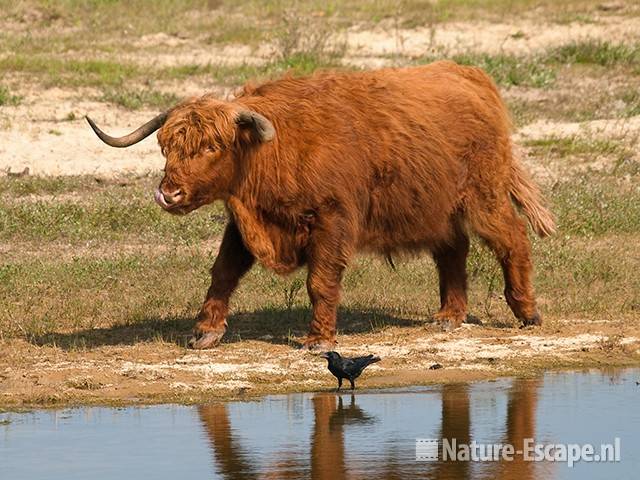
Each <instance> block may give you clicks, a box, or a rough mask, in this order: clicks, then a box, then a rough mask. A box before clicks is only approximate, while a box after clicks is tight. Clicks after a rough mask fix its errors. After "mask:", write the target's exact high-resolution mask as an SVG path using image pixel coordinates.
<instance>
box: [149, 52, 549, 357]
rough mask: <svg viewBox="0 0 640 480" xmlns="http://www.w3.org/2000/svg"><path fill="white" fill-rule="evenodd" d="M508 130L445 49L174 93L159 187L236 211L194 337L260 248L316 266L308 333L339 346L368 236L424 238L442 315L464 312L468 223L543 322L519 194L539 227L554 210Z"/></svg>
mask: <svg viewBox="0 0 640 480" xmlns="http://www.w3.org/2000/svg"><path fill="white" fill-rule="evenodd" d="M241 110H245V111H246V110H249V111H253V112H258V113H260V114H262V115H263V116H264V117H266V118H267V119H268V120H269V121H270V122H271V123H272V124H273V127H275V132H276V133H275V137H274V138H273V140H271V141H261V140H260V135H259V132H258V131H257V129H256V128H255V127H256V126H255V125H253V124H251V123H241V124H237V121H236V120H237V117H238V112H239V111H241ZM509 135H510V122H509V116H508V113H507V111H506V109H505V106H504V104H503V102H502V100H501V99H500V96H499V94H498V91H497V89H496V87H495V85H494V83H493V82H492V81H491V79H490V78H489V77H488V76H487V75H486V74H485V73H484V72H483V71H481V70H480V69H478V68H473V67H466V66H459V65H457V64H455V63H451V62H437V63H433V64H431V65H427V66H423V67H416V68H402V69H385V70H378V71H373V72H358V73H319V74H316V75H313V76H311V77H308V78H283V79H281V80H276V81H274V82H271V83H267V84H265V85H262V86H259V87H257V88H253V87H245V90H244V92H243V93H242V94H241V95H240V96H239V97H238V98H236V99H235V100H233V101H230V102H224V101H220V100H216V99H215V98H213V97H211V96H208V95H207V96H204V97H201V98H197V99H193V100H190V101H187V102H185V103H183V104H181V105H178V106H177V107H175V108H174V109H173V110H172V111H171V112H170V113H169V115H168V118H167V120H166V123H165V124H164V126H163V127H162V128H161V130H160V131H159V133H158V139H159V142H160V145H161V147H162V152H163V154H164V155H165V156H166V160H167V162H166V173H165V177H164V178H163V180H162V182H161V185H160V188H161V191H162V192H163V193H165V194H170V192H178V193H177V194H176V197H175V198H174V200H175V201H174V202H172V203H171V204H170V205H167V206H166V207H165V208H167V210H169V211H172V212H179V213H186V212H188V211H191V210H193V209H196V208H198V207H199V206H201V205H203V204H206V203H210V202H213V201H214V200H223V201H224V202H225V204H226V206H227V208H228V210H229V214H230V221H229V224H228V225H227V228H226V231H225V233H224V237H223V240H222V245H221V247H220V252H219V255H218V258H217V259H216V261H215V263H214V265H213V268H212V272H211V273H212V283H211V287H210V288H209V292H208V294H207V297H206V300H205V303H204V305H203V307H202V310H201V312H200V315H199V319H198V323H197V325H196V334H197V335H196V337H195V338H194V339H193V342H192V346H194V347H195V348H207V347H210V346H212V345H214V344H216V343H217V342H218V341H219V340H220V338H221V337H222V334H223V333H224V331H225V328H226V316H227V308H228V302H229V297H230V295H231V294H232V292H233V291H234V289H235V288H236V286H237V284H238V281H239V280H240V278H241V277H242V276H243V275H244V274H245V273H246V272H247V271H248V270H249V268H251V266H252V264H253V262H254V260H255V259H257V260H258V261H259V262H261V263H262V264H263V265H265V266H266V267H268V268H271V269H273V270H275V271H276V272H278V273H289V272H292V271H293V270H295V269H297V268H299V267H301V266H303V265H307V267H308V279H307V289H308V292H309V296H310V298H311V302H312V304H313V320H312V321H311V327H310V332H309V335H308V338H307V340H306V342H305V344H306V345H307V346H309V347H318V346H319V347H321V348H329V347H331V346H332V345H333V344H334V342H335V339H336V312H337V308H338V302H339V298H340V283H341V279H342V275H343V272H344V269H345V267H346V266H347V265H348V264H349V261H350V260H351V259H352V258H353V255H354V254H355V253H356V252H357V251H359V250H368V251H373V252H379V253H381V254H384V255H387V256H389V255H392V254H394V253H397V252H402V251H422V250H427V251H430V252H431V253H432V255H433V257H434V259H435V262H436V265H437V268H438V272H439V276H440V299H441V309H440V312H439V313H438V314H437V315H436V318H437V319H438V320H439V321H440V322H442V323H443V324H444V325H445V326H448V327H457V326H459V325H460V323H461V322H462V321H463V320H464V319H465V317H466V315H467V278H466V271H465V263H466V257H467V253H468V249H469V238H468V236H469V234H470V233H472V232H475V233H477V234H478V235H479V236H480V237H481V238H482V239H483V240H484V241H485V242H486V243H487V244H488V245H489V247H490V248H491V249H493V251H494V252H495V253H496V255H497V258H498V260H499V262H500V263H501V265H502V268H503V271H504V278H505V297H506V299H507V302H508V304H509V306H510V307H511V309H512V311H513V313H514V314H515V316H516V317H517V318H518V319H520V320H521V321H522V322H523V323H524V324H525V325H530V324H540V322H541V319H540V315H539V314H538V312H537V311H536V306H535V300H534V294H533V288H532V286H531V280H530V276H531V269H532V265H531V254H530V245H529V240H528V238H527V233H526V228H525V224H524V222H523V220H522V218H521V217H520V216H519V215H518V214H517V213H516V210H515V209H514V203H515V204H516V205H517V206H518V207H520V208H521V210H522V211H523V212H524V214H525V215H526V216H527V218H528V219H529V222H530V223H531V226H532V227H533V229H534V230H535V231H536V232H537V233H538V234H539V235H540V236H546V235H549V234H550V233H552V232H553V229H554V222H553V217H552V216H551V214H550V213H549V211H548V210H547V209H546V208H545V207H544V205H543V202H542V198H541V196H540V192H539V190H538V188H537V187H536V186H535V185H534V184H533V183H532V181H531V180H530V178H529V177H528V175H527V174H526V173H525V171H524V170H523V168H522V166H521V165H520V164H519V163H518V161H517V159H515V158H514V156H513V154H512V145H511V141H510V136H509ZM263 140H264V139H263Z"/></svg>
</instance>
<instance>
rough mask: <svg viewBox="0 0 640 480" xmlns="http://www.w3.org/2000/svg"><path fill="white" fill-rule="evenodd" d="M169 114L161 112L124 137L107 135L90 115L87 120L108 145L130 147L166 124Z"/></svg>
mask: <svg viewBox="0 0 640 480" xmlns="http://www.w3.org/2000/svg"><path fill="white" fill-rule="evenodd" d="M168 114H169V112H163V113H161V114H160V115H158V116H157V117H154V118H152V119H151V120H149V121H148V122H147V123H145V124H144V125H142V126H141V127H139V128H138V129H137V130H135V131H133V132H131V133H130V134H129V135H125V136H124V137H112V136H110V135H107V134H106V133H104V132H103V131H102V130H100V129H99V128H98V127H97V125H96V124H95V123H93V120H91V119H90V118H89V117H85V118H86V119H87V122H89V125H91V128H92V129H93V131H94V132H96V135H98V137H100V140H102V141H103V142H104V143H106V144H107V145H111V146H112V147H119V148H123V147H129V146H131V145H133V144H134V143H138V142H139V141H140V140H143V139H145V138H147V137H148V136H149V135H151V134H152V133H153V132H155V131H156V130H158V129H159V128H160V127H161V126H162V125H163V124H164V122H165V120H166V119H167V115H168Z"/></svg>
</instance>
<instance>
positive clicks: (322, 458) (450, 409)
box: [198, 380, 551, 480]
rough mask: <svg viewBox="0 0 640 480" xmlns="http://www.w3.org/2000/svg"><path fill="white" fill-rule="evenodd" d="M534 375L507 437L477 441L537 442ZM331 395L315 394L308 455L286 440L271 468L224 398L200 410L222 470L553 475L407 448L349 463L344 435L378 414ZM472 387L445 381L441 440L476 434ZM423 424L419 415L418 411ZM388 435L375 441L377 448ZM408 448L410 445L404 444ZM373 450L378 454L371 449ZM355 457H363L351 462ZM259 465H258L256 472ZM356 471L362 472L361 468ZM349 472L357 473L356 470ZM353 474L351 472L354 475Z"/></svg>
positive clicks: (515, 403)
mask: <svg viewBox="0 0 640 480" xmlns="http://www.w3.org/2000/svg"><path fill="white" fill-rule="evenodd" d="M539 386H540V382H539V381H536V380H514V382H513V384H512V386H511V388H510V389H509V394H508V397H509V398H508V406H507V413H506V419H505V425H504V429H503V431H504V435H503V438H499V439H482V438H475V440H476V441H478V442H483V441H484V442H487V443H503V444H511V445H514V447H515V448H516V450H517V449H520V448H522V447H523V445H524V440H525V439H526V438H534V439H535V436H536V435H535V434H536V432H535V420H536V405H537V390H538V387H539ZM343 398H344V397H342V396H336V395H332V394H318V395H315V396H314V397H313V398H312V405H313V412H314V426H313V430H312V434H311V451H310V458H309V459H304V458H302V457H301V456H300V451H301V450H304V447H303V446H302V445H283V448H282V449H281V450H280V452H281V453H278V454H277V455H275V456H274V458H270V459H269V465H268V466H266V467H264V466H263V467H260V466H259V462H257V461H254V460H253V459H252V458H251V456H252V455H253V454H256V452H251V454H250V453H248V452H247V451H246V450H243V447H242V445H240V442H239V441H238V440H237V439H235V438H234V436H233V434H234V431H233V428H232V426H231V423H230V420H229V413H228V410H227V406H226V404H224V403H219V404H212V405H206V406H200V407H198V411H199V414H200V418H201V420H202V422H203V424H204V428H205V431H206V433H207V435H208V437H209V440H210V443H211V447H212V450H213V455H214V459H215V463H216V465H217V467H218V468H217V470H218V472H220V473H221V474H222V476H223V478H227V479H252V478H264V479H269V478H273V479H276V478H277V479H287V478H291V479H294V478H312V479H319V480H322V479H332V480H339V479H342V478H356V477H358V478H360V477H361V476H362V474H363V473H366V472H367V471H368V472H369V474H368V476H369V477H370V478H372V477H381V478H387V479H394V478H442V479H456V480H458V479H471V478H478V477H482V478H485V477H486V478H495V479H504V480H509V479H516V478H517V479H518V480H528V479H534V478H541V477H540V476H541V475H543V476H545V477H550V475H549V474H550V473H551V472H543V471H541V467H542V465H541V464H538V463H533V462H525V461H524V459H523V457H522V456H519V455H515V456H514V458H513V460H512V461H500V462H480V463H473V462H463V461H461V462H455V461H446V462H444V461H439V462H434V463H424V462H414V461H413V460H412V459H411V460H407V452H406V451H399V450H397V451H395V452H394V451H391V452H385V451H381V452H380V454H379V455H378V456H377V457H370V458H368V459H367V465H368V466H367V465H363V464H360V463H359V464H351V463H350V464H347V462H346V460H345V457H346V453H345V432H348V429H349V426H351V425H365V424H373V423H375V422H377V421H379V419H377V418H376V417H373V416H371V415H369V414H367V413H366V412H365V411H364V410H363V409H361V408H360V407H359V406H358V405H357V404H356V401H355V397H354V396H353V395H352V396H351V398H350V399H348V400H343ZM470 407H471V401H470V387H469V386H467V385H444V386H443V387H442V420H441V427H440V431H439V435H440V437H441V438H447V439H453V438H455V439H456V440H457V443H458V444H459V445H460V444H468V443H469V442H470V441H471V440H472V436H471V427H472V423H471V420H472V419H471V408H470ZM416 421H419V414H416ZM381 441H384V439H380V438H376V437H375V436H374V437H373V438H371V447H372V450H375V449H376V446H377V445H378V444H379V443H380V442H381ZM403 448H404V447H403ZM372 453H373V452H372ZM352 461H355V462H357V460H355V459H352ZM258 469H259V470H258ZM356 470H357V473H356ZM350 472H351V473H350ZM352 474H353V475H352Z"/></svg>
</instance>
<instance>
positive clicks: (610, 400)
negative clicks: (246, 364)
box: [0, 369, 640, 480]
mask: <svg viewBox="0 0 640 480" xmlns="http://www.w3.org/2000/svg"><path fill="white" fill-rule="evenodd" d="M637 381H640V369H622V370H604V371H581V372H555V373H547V374H545V375H542V376H540V377H536V378H528V379H518V378H514V379H500V380H497V381H488V382H477V383H471V384H450V385H441V386H433V387H419V388H418V387H416V388H413V389H402V390H400V389H398V390H381V391H356V393H355V394H354V395H352V394H351V393H350V392H346V393H340V394H335V393H333V392H331V393H329V392H322V393H304V394H291V395H279V396H267V397H264V398H262V399H259V400H256V401H234V402H221V403H212V404H208V405H199V406H180V405H162V406H152V407H131V408H93V407H92V408H74V409H65V410H57V411H56V410H43V411H34V412H29V413H10V412H9V413H3V414H0V478H2V479H3V480H4V479H7V480H9V479H11V480H20V479H49V480H55V479H65V480H69V479H83V480H84V479H88V478H90V479H92V480H100V479H114V478H122V479H129V478H131V479H138V478H153V479H154V480H158V479H175V478H181V477H184V476H188V478H199V479H204V478H206V479H252V478H314V479H324V478H327V479H340V478H350V479H351V478H353V479H355V478H367V479H370V478H389V479H392V478H398V479H408V478H440V479H467V478H469V479H471V478H473V479H477V478H480V479H481V478H487V479H500V478H505V479H506V478H518V479H528V478H530V479H538V478H545V479H565V478H567V479H568V478H575V479H588V478H608V479H609V478H640V477H638V475H639V473H638V472H640V432H639V429H640V409H638V403H639V400H640V386H639V385H638V384H637V383H636V382H637ZM417 439H419V440H420V443H417ZM431 440H438V444H437V446H435V447H434V445H435V444H434V443H433V442H432V441H431ZM454 440H455V443H454ZM508 445H513V447H514V450H515V452H514V453H513V455H508V453H509V451H508V450H505V448H507V449H508V447H505V446H508ZM538 447H539V448H538ZM590 447H593V451H591V450H590ZM536 448H538V450H536ZM545 448H547V450H548V451H545V450H544V449H545ZM434 449H436V450H434ZM578 449H579V452H580V453H579V458H578V459H574V460H575V461H571V462H569V461H568V458H567V457H568V456H569V457H571V456H572V455H573V456H575V454H576V452H577V451H578ZM517 450H523V453H518V452H517ZM524 450H527V451H526V452H525V451H524ZM589 452H591V454H589ZM496 453H498V454H496ZM445 454H446V455H447V459H446V460H444V459H443V458H444V456H445ZM537 454H539V457H536V455H537ZM465 455H466V456H465ZM599 455H601V457H602V458H601V459H600V460H601V461H595V460H594V458H598V457H597V456H599ZM525 457H526V458H525ZM572 458H573V457H572ZM605 460H606V461H605ZM570 463H573V465H571V466H570V465H569V464H570Z"/></svg>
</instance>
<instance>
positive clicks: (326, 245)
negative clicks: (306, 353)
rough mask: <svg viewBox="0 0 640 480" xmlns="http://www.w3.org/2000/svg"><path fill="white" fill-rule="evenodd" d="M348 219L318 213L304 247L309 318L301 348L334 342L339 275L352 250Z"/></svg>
mask: <svg viewBox="0 0 640 480" xmlns="http://www.w3.org/2000/svg"><path fill="white" fill-rule="evenodd" d="M351 228H353V226H352V222H348V221H346V220H345V219H344V218H341V217H339V216H337V215H328V216H326V217H324V218H323V217H322V216H320V217H319V218H318V222H317V223H316V224H315V226H314V228H313V230H312V232H311V237H310V241H309V245H308V247H307V252H306V253H307V264H308V269H309V273H308V276H307V292H308V293H309V298H310V299H311V304H312V305H313V318H312V320H311V325H310V328H309V334H308V335H307V338H306V339H305V341H304V347H305V348H309V349H313V350H316V349H320V350H332V349H333V347H334V345H335V344H336V320H337V311H338V304H339V302H340V282H341V281H342V274H343V272H344V269H345V267H346V265H347V263H348V261H349V259H350V257H351V254H352V252H353V250H354V245H353V243H354V242H353V241H351V239H352V238H355V235H352V234H350V233H349V230H350V229H351Z"/></svg>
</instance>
